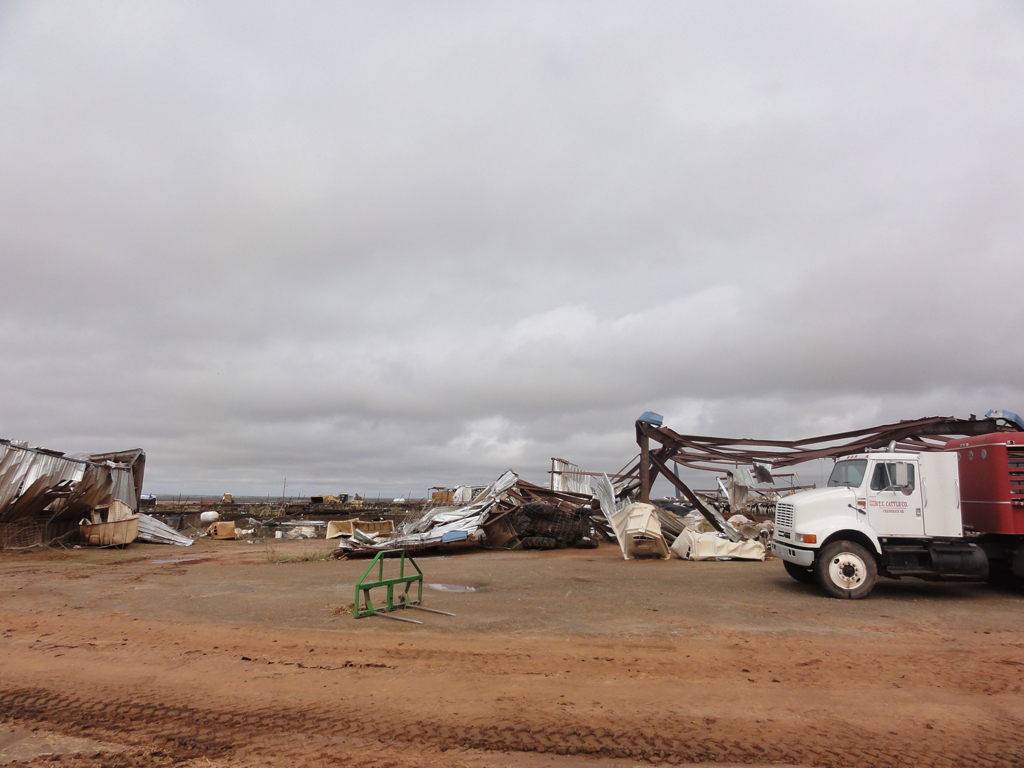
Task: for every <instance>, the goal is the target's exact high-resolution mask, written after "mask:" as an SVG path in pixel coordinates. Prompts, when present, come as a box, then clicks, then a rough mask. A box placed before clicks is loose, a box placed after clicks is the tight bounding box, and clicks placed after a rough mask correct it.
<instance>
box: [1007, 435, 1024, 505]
mask: <svg viewBox="0 0 1024 768" xmlns="http://www.w3.org/2000/svg"><path fill="white" fill-rule="evenodd" d="M1006 454H1007V455H1006V458H1007V460H1008V461H1007V464H1008V465H1009V469H1010V500H1011V501H1012V502H1013V504H1014V505H1018V504H1024V448H1010V447H1009V446H1007V448H1006Z"/></svg>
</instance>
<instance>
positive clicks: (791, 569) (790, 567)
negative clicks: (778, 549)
mask: <svg viewBox="0 0 1024 768" xmlns="http://www.w3.org/2000/svg"><path fill="white" fill-rule="evenodd" d="M782 567H783V568H785V569H786V573H788V574H789V575H790V576H792V577H793V578H794V579H796V580H797V581H799V582H800V583H801V584H813V583H814V582H815V581H816V579H815V578H814V569H813V568H804V567H803V566H802V565H797V564H796V563H791V562H789V560H783V561H782Z"/></svg>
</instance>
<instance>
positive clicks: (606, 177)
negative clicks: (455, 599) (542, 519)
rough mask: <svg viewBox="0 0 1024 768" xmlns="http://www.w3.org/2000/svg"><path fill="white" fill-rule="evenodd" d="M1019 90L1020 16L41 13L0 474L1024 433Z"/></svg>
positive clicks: (19, 168)
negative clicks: (90, 458)
mask: <svg viewBox="0 0 1024 768" xmlns="http://www.w3.org/2000/svg"><path fill="white" fill-rule="evenodd" d="M1022 81H1024V14H1022V12H1021V10H1020V8H1019V6H1018V5H1016V4H1013V3H1008V2H1005V3H1000V2H992V3H979V4H969V5H965V4H957V3H940V4H938V5H936V4H934V3H927V4H926V3H917V2H907V3H901V4H896V5H893V4H882V3H874V4H872V3H867V4H858V5H857V6H856V7H853V6H851V7H836V6H821V5H820V4H815V3H800V2H793V3H773V4H770V5H766V4H760V3H747V2H738V3H716V4H714V5H707V4H699V3H692V4H683V3H667V4H648V5H645V6H644V7H643V8H639V9H638V8H634V7H627V6H623V5H618V4H611V3H608V4H602V3H586V4H581V3H563V4H557V5H551V4H543V3H537V4H523V3H515V4H498V3H494V4H477V5H472V6H466V5H463V4H455V3H451V4H444V3H442V4H434V5H431V6H430V7H420V6H416V5H405V4H397V3H396V4H384V5H382V4H376V5H373V6H346V7H342V8H338V7H336V6H335V5H334V4H316V3H310V4H304V5H301V6H299V7H297V8H289V9H282V8H279V7H278V6H276V5H274V4H266V5H260V4H252V3H247V4H244V5H242V4H232V3H218V4H210V3H201V4H200V3H184V2H182V3H167V4H148V5H145V6H138V5H137V4H129V3H103V4H91V5H87V6H82V5H75V4H62V3H32V4H28V3H22V4H18V3H13V4H7V5H5V6H4V7H3V9H2V10H0V100H2V103H3V104H4V105H5V108H4V110H3V111H2V112H0V233H2V239H0V247H2V263H3V269H4V273H3V274H4V278H3V279H2V280H0V301H2V302H3V307H4V311H3V312H2V313H0V363H2V365H3V369H4V371H5V372H6V373H7V375H6V376H4V377H3V380H2V383H0V398H2V401H3V402H4V403H5V406H6V407H4V408H3V409H0V434H2V435H4V436H7V437H20V438H26V439H29V440H31V441H33V442H35V443H40V444H44V445H49V446H52V447H56V448H60V449H63V450H68V451H77V450H105V449H113V448H124V447H128V446H134V445H138V446H141V447H143V448H145V449H146V450H147V453H148V454H149V457H150V461H149V466H148V469H147V472H148V475H147V489H148V490H153V491H161V492H170V491H179V490H181V491H184V492H203V493H219V492H222V491H233V492H235V493H263V492H266V493H272V492H278V491H279V489H280V483H281V479H282V478H283V477H284V476H288V477H289V478H290V479H289V485H290V486H292V487H293V488H295V487H296V486H297V485H299V486H302V489H303V490H306V491H307V492H313V491H316V490H331V489H334V490H336V491H337V490H348V491H358V492H365V493H371V494H372V493H378V492H380V493H385V494H389V493H402V492H408V491H412V492H414V493H421V492H422V491H423V489H425V488H426V487H428V486H430V485H434V484H445V483H456V482H468V481H473V482H478V481H487V480H490V479H492V477H493V476H494V475H496V474H497V473H498V472H500V471H501V470H503V469H505V468H507V467H513V468H515V469H517V470H519V471H521V472H522V473H523V474H524V475H526V476H527V477H529V478H530V479H533V480H537V481H543V480H545V479H546V475H545V474H544V473H545V472H546V470H547V468H548V464H547V460H548V458H549V457H550V456H552V455H558V456H563V457H565V458H568V459H571V460H575V461H578V462H579V463H581V464H583V465H585V466H587V467H590V468H594V469H606V470H615V469H618V468H619V467H620V466H622V465H623V464H625V462H626V461H627V460H628V459H629V458H630V456H632V455H633V452H634V451H635V445H634V444H633V434H632V422H633V420H634V419H635V418H636V416H637V415H638V414H639V413H640V412H641V411H643V410H646V409H648V408H650V409H654V410H658V411H660V412H662V413H664V414H665V415H666V416H667V417H668V422H669V423H670V424H671V425H672V426H673V427H675V428H676V429H678V430H680V431H684V432H686V431H693V432H710V433H723V434H731V435H735V436H773V437H780V438H781V437H796V436H799V435H805V434H812V433H819V432H824V431H831V430H837V429H844V428H848V427H856V426H864V425H867V424H872V423H878V422H880V421H886V420H890V419H898V418H909V417H917V416H922V415H931V414H935V413H942V414H953V415H960V416H963V415H966V414H967V413H970V412H975V413H982V412H984V411H985V410H987V409H988V408H990V407H1003V408H1008V409H1010V410H1020V409H1021V404H1020V403H1021V396H1022V394H1024V386H1022V385H1021V383H1020V375H1019V372H1020V364H1019V361H1020V360H1021V359H1022V354H1021V353H1022V352H1024V342H1022V341H1021V335H1020V333H1019V332H1018V329H1019V328H1021V327H1024V318H1022V316H1021V315H1022V312H1021V309H1020V306H1021V305H1020V302H1019V300H1018V298H1017V294H1018V285H1019V283H1020V278H1021V273H1022V268H1021V266H1020V263H1021V259H1020V256H1019V250H1020V243H1021V242H1024V238H1022V235H1024V223H1022V218H1021V216H1020V211H1021V210H1022V209H1024V102H1022V101H1021V99H1020V98H1019V94H1020V92H1021V86H1022V84H1024V83H1022ZM293 483H294V484H293Z"/></svg>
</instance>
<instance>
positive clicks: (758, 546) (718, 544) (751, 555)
mask: <svg viewBox="0 0 1024 768" xmlns="http://www.w3.org/2000/svg"><path fill="white" fill-rule="evenodd" d="M672 554H674V555H675V556H676V557H679V558H681V559H683V560H724V559H729V560H764V558H765V548H764V544H762V543H761V542H760V541H757V540H754V539H748V540H746V541H729V540H728V539H727V538H725V536H723V535H722V534H720V533H717V532H714V533H698V532H697V531H691V530H684V531H683V532H682V533H680V534H679V536H678V538H677V539H676V540H675V543H674V544H673V545H672Z"/></svg>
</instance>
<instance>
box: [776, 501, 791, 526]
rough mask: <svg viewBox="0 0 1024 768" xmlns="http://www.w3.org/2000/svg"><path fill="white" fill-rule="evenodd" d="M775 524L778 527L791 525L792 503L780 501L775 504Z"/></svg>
mask: <svg viewBox="0 0 1024 768" xmlns="http://www.w3.org/2000/svg"><path fill="white" fill-rule="evenodd" d="M775 525H777V526H778V527H779V528H792V527H793V505H792V504H789V503H787V502H785V501H780V502H779V503H778V504H776V505H775Z"/></svg>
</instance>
